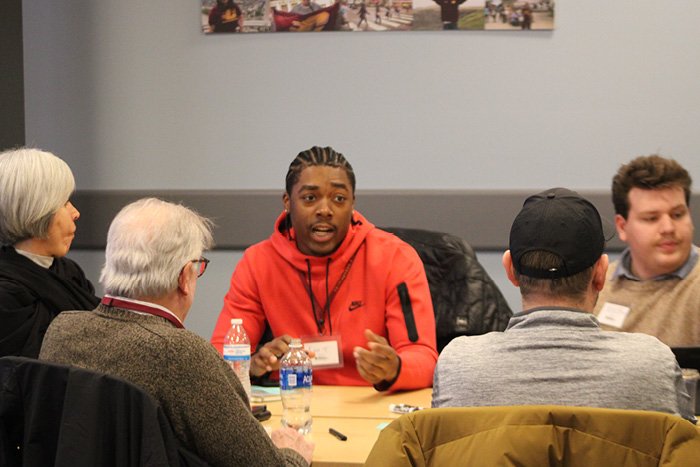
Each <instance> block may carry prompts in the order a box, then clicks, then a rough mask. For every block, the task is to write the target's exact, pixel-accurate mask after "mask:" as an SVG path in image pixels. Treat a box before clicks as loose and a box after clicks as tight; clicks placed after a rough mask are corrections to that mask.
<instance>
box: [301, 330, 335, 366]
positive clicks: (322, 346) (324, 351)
mask: <svg viewBox="0 0 700 467" xmlns="http://www.w3.org/2000/svg"><path fill="white" fill-rule="evenodd" d="M302 342H303V343H304V348H305V349H307V350H313V351H314V352H316V356H315V357H314V358H312V359H311V364H312V365H313V367H314V369H319V370H322V369H325V368H339V367H342V366H343V354H342V353H341V351H340V336H333V337H318V336H314V337H307V336H304V337H302Z"/></svg>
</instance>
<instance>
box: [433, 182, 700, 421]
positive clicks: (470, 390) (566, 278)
mask: <svg viewBox="0 0 700 467" xmlns="http://www.w3.org/2000/svg"><path fill="white" fill-rule="evenodd" d="M605 241H606V234H605V229H604V226H603V223H602V221H601V218H600V214H599V213H598V210H597V209H596V208H595V206H593V204H591V202H590V201H588V200H586V199H585V198H583V197H582V196H581V195H579V194H578V193H576V192H574V191H571V190H567V189H565V188H552V189H549V190H546V191H543V192H541V193H538V194H536V195H533V196H530V197H529V198H527V199H526V200H525V203H524V204H523V207H522V209H521V210H520V212H519V213H518V215H517V216H516V218H515V220H514V221H513V225H512V227H511V231H510V245H509V249H508V251H506V252H505V253H504V255H503V266H504V268H505V270H506V274H507V276H508V279H509V280H510V282H512V283H513V285H515V286H516V287H518V288H520V295H521V298H522V305H523V310H524V311H521V312H519V313H516V314H514V315H513V317H512V318H511V319H510V322H509V323H508V327H507V328H506V330H505V331H504V332H492V333H489V334H485V335H482V336H468V337H458V338H456V339H453V340H452V342H450V344H448V345H447V347H445V348H444V349H443V351H442V353H441V354H440V357H439V358H438V364H437V367H436V369H435V377H434V381H433V404H432V405H433V407H457V406H486V405H493V406H497V405H501V406H502V405H547V404H554V405H571V406H588V407H607V408H617V409H636V410H655V411H660V412H668V413H672V414H680V415H682V416H684V417H686V418H688V419H691V420H692V419H694V417H693V414H692V411H691V410H690V407H689V404H688V402H689V400H690V399H689V396H688V394H687V393H686V392H685V387H684V383H683V379H682V375H681V371H680V368H679V367H678V364H677V363H676V361H675V358H674V356H673V354H672V353H671V350H670V349H669V348H668V347H667V346H665V345H664V344H662V343H661V342H659V341H658V340H657V339H656V338H654V337H651V336H648V335H645V334H631V333H620V332H612V331H610V332H609V331H603V330H601V329H600V326H599V324H598V320H597V319H596V317H595V316H593V314H592V311H593V307H594V306H595V303H596V300H597V298H598V293H599V292H600V290H601V289H602V288H603V285H604V282H605V274H606V270H607V268H608V256H607V255H606V254H605V253H604V248H605ZM642 381H643V382H644V383H643V384H640V383H641V382H642Z"/></svg>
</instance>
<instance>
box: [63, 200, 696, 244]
mask: <svg viewBox="0 0 700 467" xmlns="http://www.w3.org/2000/svg"><path fill="white" fill-rule="evenodd" d="M581 193H582V194H584V195H585V196H587V197H588V198H589V199H590V200H591V201H592V202H593V203H594V204H595V205H596V206H597V207H598V209H599V211H600V213H601V215H602V216H603V218H604V219H606V220H609V221H610V229H611V231H612V230H613V229H614V226H613V224H612V219H613V217H614V216H613V210H612V203H611V201H610V196H609V194H607V193H603V192H584V191H581ZM530 194H532V192H525V191H515V190H514V191H478V190H474V191H461V190H460V191H437V190H436V191H400V190H397V191H392V190H364V191H361V192H358V194H357V202H356V209H358V210H359V211H360V212H362V213H363V214H364V215H365V216H366V217H367V218H368V219H369V220H370V221H371V222H373V223H374V224H376V225H378V226H395V227H413V228H422V229H428V230H437V231H442V232H449V233H452V234H455V235H458V236H460V237H462V238H464V239H465V240H467V241H468V242H469V243H470V244H471V245H472V246H473V247H474V249H475V250H480V251H489V250H497V251H498V250H504V249H505V248H506V245H507V243H508V232H509V230H510V225H511V222H512V220H513V218H514V217H515V215H516V214H517V212H518V211H519V209H520V206H521V205H522V202H523V200H524V199H525V198H526V197H527V196H529V195H530ZM144 196H157V197H160V198H163V199H167V200H170V201H174V202H182V203H183V204H185V205H187V206H190V207H192V208H194V209H196V210H197V211H199V212H200V213H202V214H203V215H205V216H207V217H210V218H212V219H214V221H215V223H216V228H215V232H214V237H215V240H216V247H217V248H218V249H233V250H240V249H244V248H246V247H247V246H249V245H252V244H253V243H256V242H258V241H260V240H263V239H265V238H267V237H268V236H269V235H270V233H271V231H272V225H273V222H274V220H275V219H276V217H277V215H278V214H279V213H280V212H281V209H282V192H281V190H280V191H276V190H231V191H226V190H221V191H78V192H77V193H76V194H75V195H74V198H73V200H74V202H75V205H76V206H77V207H78V209H79V210H80V212H81V218H80V221H79V226H78V232H77V234H76V238H75V241H74V243H73V248H78V249H101V248H104V245H105V241H106V238H107V229H108V228H109V223H110V222H111V220H112V218H113V217H114V215H115V214H116V213H117V212H118V211H119V209H120V208H121V207H122V206H124V205H125V204H127V203H129V202H131V201H134V200H136V199H138V198H141V197H144ZM699 197H700V195H696V196H693V201H692V202H691V204H692V205H697V203H698V202H699V200H698V198H699ZM694 221H695V224H696V225H700V216H699V215H698V214H697V213H695V214H694ZM699 239H700V235H699V234H698V233H697V232H696V235H695V242H696V243H698V240H699ZM608 247H609V249H610V250H613V251H614V250H619V249H621V248H622V243H621V242H620V241H619V240H618V239H617V238H614V239H612V240H611V241H610V243H609V245H608Z"/></svg>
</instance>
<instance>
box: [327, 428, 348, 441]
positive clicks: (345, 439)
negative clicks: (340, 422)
mask: <svg viewBox="0 0 700 467" xmlns="http://www.w3.org/2000/svg"><path fill="white" fill-rule="evenodd" d="M328 433H330V434H332V435H333V436H335V437H336V438H338V439H339V440H341V441H347V439H348V437H347V436H345V435H344V434H342V433H341V432H339V431H337V430H334V429H333V428H329V429H328Z"/></svg>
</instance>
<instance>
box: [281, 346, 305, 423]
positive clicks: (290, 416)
mask: <svg viewBox="0 0 700 467" xmlns="http://www.w3.org/2000/svg"><path fill="white" fill-rule="evenodd" d="M312 379H313V370H312V369H311V359H310V358H309V356H308V355H306V352H304V351H303V350H302V348H301V339H292V342H291V343H290V344H289V351H288V352H287V353H286V354H284V356H283V357H282V360H281V361H280V395H281V396H282V425H284V426H288V427H292V428H294V429H295V430H297V431H298V432H299V433H302V434H306V433H308V432H309V431H311V383H312Z"/></svg>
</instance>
